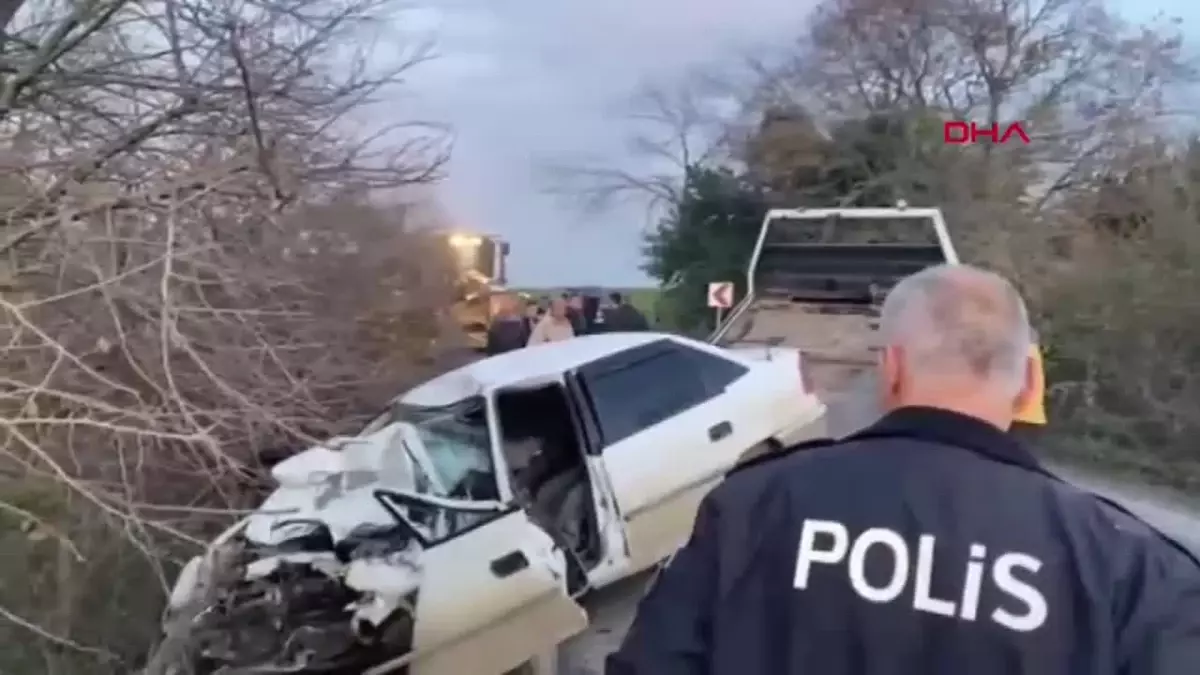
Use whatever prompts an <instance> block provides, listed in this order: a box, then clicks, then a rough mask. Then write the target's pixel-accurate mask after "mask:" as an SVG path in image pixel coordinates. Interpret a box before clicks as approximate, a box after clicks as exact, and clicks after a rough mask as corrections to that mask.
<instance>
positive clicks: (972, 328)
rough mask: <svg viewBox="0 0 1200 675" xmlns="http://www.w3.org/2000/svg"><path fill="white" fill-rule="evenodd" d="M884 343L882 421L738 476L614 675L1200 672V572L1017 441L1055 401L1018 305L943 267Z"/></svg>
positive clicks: (614, 661) (649, 601) (982, 275)
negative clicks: (1034, 411)
mask: <svg viewBox="0 0 1200 675" xmlns="http://www.w3.org/2000/svg"><path fill="white" fill-rule="evenodd" d="M879 331H880V335H881V337H882V341H883V348H882V350H881V352H880V359H879V362H878V367H877V375H878V380H879V383H880V388H879V391H878V395H879V397H880V403H881V404H882V407H883V409H884V410H885V411H886V413H885V414H884V416H883V417H882V419H880V420H879V421H878V422H876V423H875V424H873V425H871V426H869V427H867V428H866V429H864V430H862V431H860V432H857V433H854V434H852V435H850V436H848V437H846V438H842V439H836V440H834V439H823V440H817V441H812V442H808V443H804V444H801V445H799V446H796V447H793V448H791V449H788V450H781V451H779V452H776V453H771V454H768V455H765V456H761V457H759V458H756V459H755V460H752V461H750V462H747V463H745V464H744V465H742V466H740V467H738V468H736V469H735V470H734V471H733V472H731V473H730V474H729V475H728V476H727V477H726V478H725V480H724V481H723V482H722V483H721V484H720V485H718V486H717V487H716V488H715V489H713V490H712V491H711V492H710V493H709V494H708V495H707V496H706V497H705V498H704V500H703V501H702V502H701V504H700V507H699V510H698V512H697V515H696V521H695V526H694V529H693V532H692V535H691V537H690V539H689V540H688V542H687V543H686V544H685V545H684V546H683V548H681V549H680V550H679V551H678V552H677V553H676V554H675V556H674V557H673V558H672V559H671V561H670V562H669V563H668V564H666V566H665V567H664V568H663V569H662V570H661V572H660V573H659V576H658V577H657V579H656V580H655V581H654V582H653V585H652V586H651V588H650V590H649V592H648V593H647V594H646V596H645V597H644V598H643V599H642V602H641V605H640V607H639V609H638V612H637V616H636V618H635V620H634V622H633V625H632V627H631V628H630V630H629V632H628V634H627V635H626V637H625V640H624V642H623V644H622V645H621V647H620V648H619V649H618V650H617V651H616V652H615V653H614V654H612V655H611V656H610V657H609V659H608V662H607V668H606V672H607V674H608V675H789V674H795V675H801V674H804V675H807V674H809V673H817V674H819V675H1195V674H1196V673H1200V561H1197V559H1196V557H1195V555H1194V554H1193V553H1191V552H1189V551H1187V550H1186V549H1185V548H1184V547H1182V546H1181V545H1179V544H1177V543H1176V542H1174V541H1172V540H1170V539H1169V538H1168V537H1166V536H1165V535H1163V534H1162V533H1160V532H1159V531H1157V530H1155V529H1154V528H1153V527H1151V526H1150V525H1148V524H1146V523H1144V522H1142V521H1141V520H1139V519H1138V518H1137V517H1135V516H1133V515H1131V514H1130V513H1128V512H1126V511H1125V510H1123V509H1122V508H1121V507H1119V506H1117V505H1115V504H1113V503H1110V502H1108V501H1106V500H1104V499H1102V498H1100V497H1097V496H1094V495H1092V494H1090V493H1089V492H1087V491H1085V490H1082V489H1080V488H1077V487H1075V486H1073V485H1071V484H1069V483H1066V482H1065V481H1063V480H1061V479H1060V478H1058V477H1056V476H1055V475H1054V474H1053V473H1051V472H1050V471H1049V470H1047V469H1046V468H1045V467H1044V465H1043V464H1042V463H1041V461H1040V460H1039V458H1038V455H1037V453H1036V451H1035V448H1034V447H1033V446H1034V445H1036V443H1037V440H1036V439H1035V440H1033V441H1028V440H1025V439H1024V438H1022V437H1021V436H1020V435H1019V434H1018V435H1014V433H1013V424H1014V421H1015V420H1017V418H1019V417H1020V416H1021V413H1022V411H1025V410H1027V409H1028V408H1029V407H1030V403H1031V401H1033V400H1034V399H1035V398H1037V397H1039V396H1040V394H1041V387H1042V382H1041V380H1040V378H1041V377H1042V375H1041V364H1040V363H1039V362H1038V357H1037V356H1036V350H1035V349H1034V347H1035V345H1034V335H1033V331H1032V329H1031V327H1030V323H1029V316H1028V312H1027V311H1026V308H1025V304H1024V302H1023V300H1022V299H1021V297H1020V295H1019V294H1018V293H1017V291H1016V289H1015V288H1014V287H1013V286H1012V285H1011V284H1010V283H1009V282H1008V281H1007V280H1005V279H1003V278H1002V277H1000V276H998V275H996V274H993V273H991V272H987V271H984V270H980V269H977V268H973V267H970V266H966V265H945V266H940V267H935V268H931V269H928V270H925V271H923V272H921V273H918V274H916V275H914V276H911V277H909V278H907V279H905V280H903V281H902V282H901V283H900V284H898V285H897V286H896V287H895V288H894V289H893V290H892V291H891V292H890V293H889V294H888V297H887V298H886V299H885V301H884V304H883V307H882V315H881V317H880V329H879ZM1031 354H1033V356H1031ZM1026 420H1027V421H1031V422H1033V423H1035V424H1036V423H1037V422H1039V421H1043V420H1040V419H1038V418H1037V416H1035V418H1034V419H1029V418H1028V417H1027V418H1026Z"/></svg>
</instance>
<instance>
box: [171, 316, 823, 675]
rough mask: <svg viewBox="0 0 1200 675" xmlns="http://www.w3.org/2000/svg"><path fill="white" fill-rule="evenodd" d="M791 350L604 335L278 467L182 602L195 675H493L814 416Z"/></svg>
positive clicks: (658, 548)
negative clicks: (191, 613) (728, 475)
mask: <svg viewBox="0 0 1200 675" xmlns="http://www.w3.org/2000/svg"><path fill="white" fill-rule="evenodd" d="M802 370H803V368H802V361H801V357H800V354H799V353H798V352H796V351H795V350H788V349H785V348H783V349H781V348H770V347H764V348H763V349H761V350H749V349H742V350H739V351H736V352H733V351H726V350H722V349H720V348H718V347H714V346H711V345H708V344H704V343H701V342H696V341H693V340H688V339H686V338H681V337H678V336H673V335H666V334H658V333H632V334H623V333H618V334H609V335H597V336H589V337H582V338H577V339H574V340H570V341H566V342H560V343H553V344H547V345H541V346H537V347H531V348H527V349H523V350H519V351H516V352H510V353H507V354H503V355H500V356H496V357H492V358H489V359H484V360H481V361H477V362H475V363H472V364H470V365H467V366H465V367H463V368H460V369H458V370H455V371H452V372H449V373H447V374H445V375H442V376H440V377H437V378H435V379H434V380H431V381H430V382H427V383H426V384H424V385H422V386H419V387H417V388H415V389H413V390H411V391H409V392H408V393H406V394H403V395H402V396H400V397H398V398H397V399H396V400H395V401H394V402H393V403H392V405H391V406H390V407H389V408H388V409H387V410H386V411H385V412H384V413H383V414H382V415H380V416H379V417H378V418H377V419H375V420H374V421H373V422H371V423H370V424H369V425H368V426H367V427H366V428H365V429H364V430H363V432H362V433H361V434H360V435H358V436H355V437H339V438H334V439H332V440H330V441H328V442H327V443H325V444H324V445H322V446H319V447H314V448H310V449H308V450H306V451H304V452H301V453H299V454H297V455H294V456H292V457H290V458H288V459H286V460H285V461H283V462H281V463H280V464H278V465H276V466H275V467H274V468H273V470H272V474H273V477H274V479H275V480H276V482H277V483H278V487H277V488H276V489H275V491H274V492H273V493H272V494H271V495H270V496H269V497H268V498H267V499H266V501H265V502H264V503H263V504H262V505H261V507H260V508H259V509H258V510H257V511H256V512H255V513H253V514H251V515H250V516H249V517H247V518H245V519H244V520H242V521H241V522H240V523H238V524H237V525H235V526H234V527H233V528H231V529H230V530H229V531H227V532H226V533H225V534H224V535H222V537H220V538H219V539H218V540H216V541H215V542H214V544H213V545H212V546H211V547H210V549H209V551H208V552H207V553H206V554H205V555H204V556H201V557H199V558H197V559H195V560H193V561H192V562H191V563H189V564H188V565H187V567H186V568H185V569H184V571H183V573H182V574H181V575H180V578H179V580H178V582H177V584H176V587H175V589H174V592H173V593H172V598H171V601H170V605H171V607H172V608H173V610H174V611H175V612H176V613H178V612H180V611H182V610H183V609H184V608H186V607H189V606H192V607H195V606H196V605H197V604H198V603H199V604H201V605H202V606H203V607H202V610H201V611H200V612H199V614H198V615H197V616H196V617H195V618H194V619H189V622H190V629H189V630H190V632H191V633H192V638H191V641H192V643H193V645H194V647H193V648H192V649H191V650H190V651H191V652H192V654H191V655H190V656H189V657H188V660H189V661H191V663H190V664H188V666H187V667H188V668H191V669H192V670H194V671H195V672H198V673H214V674H215V673H234V672H236V673H251V672H253V673H356V674H357V673H387V672H407V673H411V674H413V675H468V674H469V675H488V674H496V675H499V674H501V673H507V672H511V671H517V670H520V669H522V668H526V667H529V664H530V663H531V661H530V659H531V658H532V657H534V656H535V655H538V654H541V653H544V652H546V650H548V649H552V648H553V647H554V646H555V645H557V644H558V643H559V642H561V641H562V640H564V639H566V638H568V637H570V636H571V635H573V634H575V633H577V632H579V631H581V630H582V629H583V628H585V627H586V625H587V618H586V614H585V612H584V611H583V609H582V608H581V607H580V605H579V604H577V602H576V599H577V598H578V597H579V596H580V595H581V594H583V593H584V592H586V591H588V590H590V589H594V588H598V587H602V586H605V585H607V584H610V583H612V582H614V581H617V580H619V579H621V578H624V577H627V576H629V575H631V574H634V573H636V572H638V571H640V570H643V569H646V568H648V567H650V566H651V565H653V564H655V563H656V562H658V561H659V560H661V559H663V558H665V557H666V556H668V555H669V554H671V553H672V552H673V551H674V550H675V549H676V548H678V546H679V545H680V544H681V543H682V541H683V540H684V539H685V538H686V536H687V534H688V532H689V531H690V528H691V524H692V520H693V517H694V515H695V511H696V507H697V505H698V503H699V501H700V499H701V497H703V495H704V494H705V493H706V492H707V491H708V490H709V489H710V488H711V487H712V486H713V485H715V484H716V483H717V482H718V481H719V480H721V478H722V476H723V475H724V473H725V472H727V471H728V470H729V469H730V468H731V467H732V466H733V465H734V464H735V463H736V462H738V461H739V459H741V458H743V457H746V456H749V455H751V454H753V453H756V452H761V451H763V450H766V449H769V448H771V447H773V446H777V445H780V444H782V443H785V442H787V441H789V440H791V438H792V437H794V435H795V434H797V433H798V432H800V431H801V430H803V429H805V428H807V427H808V426H810V425H811V424H812V423H813V422H814V421H816V420H818V419H819V418H820V417H821V416H822V415H823V413H824V406H823V404H822V403H821V402H820V401H819V400H818V399H817V398H816V397H815V396H814V395H813V394H812V393H811V392H810V391H808V390H807V389H806V387H805V385H804V382H803V380H804V378H803V376H802Z"/></svg>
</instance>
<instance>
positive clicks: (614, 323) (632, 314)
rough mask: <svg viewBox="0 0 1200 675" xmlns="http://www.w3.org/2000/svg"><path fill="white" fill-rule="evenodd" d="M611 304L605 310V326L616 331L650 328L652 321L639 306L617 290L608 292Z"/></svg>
mask: <svg viewBox="0 0 1200 675" xmlns="http://www.w3.org/2000/svg"><path fill="white" fill-rule="evenodd" d="M608 299H609V306H608V307H607V308H605V310H604V326H605V329H606V330H609V331H614V332H618V331H619V332H634V331H642V330H650V322H649V321H646V315H645V314H642V313H641V312H640V311H639V310H638V308H637V307H634V306H633V305H631V304H629V301H628V299H626V298H625V297H624V296H623V295H621V294H620V293H619V292H617V291H613V292H612V293H609V294H608Z"/></svg>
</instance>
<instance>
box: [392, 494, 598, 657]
mask: <svg viewBox="0 0 1200 675" xmlns="http://www.w3.org/2000/svg"><path fill="white" fill-rule="evenodd" d="M385 498H386V499H390V500H391V501H392V502H393V507H394V509H393V513H394V515H396V516H397V517H398V518H400V519H401V520H404V521H405V522H406V524H408V525H410V526H411V527H412V528H413V530H414V531H416V532H418V537H419V538H420V539H421V545H422V548H423V550H422V552H421V558H420V571H419V574H420V585H419V587H418V591H417V594H416V599H415V602H414V605H415V606H414V611H413V614H414V617H415V618H414V621H413V625H412V636H411V650H410V652H409V654H408V655H407V656H404V657H401V658H400V659H398V660H397V661H396V662H393V664H392V666H393V667H399V666H401V665H405V664H406V665H407V666H408V673H409V674H410V675H462V674H463V673H471V674H472V675H501V674H502V673H506V672H508V671H509V670H512V669H513V668H516V667H517V666H519V665H521V664H522V663H524V662H526V661H527V660H529V659H530V658H533V657H535V656H537V655H539V654H542V653H545V652H546V651H548V650H551V649H553V648H554V647H556V646H557V645H558V644H559V643H560V642H562V641H563V640H566V639H567V638H569V637H571V636H572V635H575V634H577V633H579V632H580V631H582V630H583V629H584V628H586V627H587V615H586V613H585V612H584V610H583V608H582V607H581V606H579V605H578V604H577V603H576V602H575V601H574V600H573V599H572V598H571V597H570V595H569V594H568V592H567V586H566V560H565V557H564V555H563V552H562V551H561V550H560V549H558V547H557V546H556V545H555V544H554V542H553V541H552V540H551V539H550V537H549V536H548V535H547V534H546V533H545V532H543V531H542V530H541V529H540V528H539V527H537V526H536V525H534V524H533V523H532V522H531V521H530V519H529V517H528V516H527V515H526V514H525V512H524V511H522V510H520V509H517V508H511V509H508V510H506V511H503V512H493V513H481V512H480V511H479V509H478V507H477V506H476V505H475V504H474V503H472V502H463V503H462V505H461V506H459V505H455V504H453V503H452V501H449V500H446V499H444V498H429V497H425V496H423V495H409V494H392V495H390V496H388V497H385ZM413 508H417V509H420V510H421V511H422V517H421V518H420V520H422V521H423V522H447V521H449V522H458V523H459V524H460V526H459V527H457V528H455V529H453V530H452V531H450V532H449V533H446V534H443V535H442V536H440V537H431V535H430V533H429V529H428V527H427V526H421V525H417V524H416V523H414V522H412V521H411V520H410V519H409V518H408V517H407V516H406V512H409V511H411V509H413ZM376 670H377V671H378V672H392V671H390V670H379V669H376Z"/></svg>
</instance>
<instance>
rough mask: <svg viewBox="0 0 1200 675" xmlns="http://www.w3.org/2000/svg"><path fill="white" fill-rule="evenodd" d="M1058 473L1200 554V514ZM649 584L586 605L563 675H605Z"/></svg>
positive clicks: (864, 384) (847, 402) (841, 428)
mask: <svg viewBox="0 0 1200 675" xmlns="http://www.w3.org/2000/svg"><path fill="white" fill-rule="evenodd" d="M873 389H874V383H873V382H871V381H870V380H869V379H867V378H862V379H860V380H859V381H858V382H856V383H855V384H854V385H853V386H851V387H850V388H848V389H847V390H846V391H845V392H844V393H843V394H841V395H839V396H837V397H835V398H833V399H831V400H830V401H829V408H830V409H829V414H828V416H827V420H826V423H827V425H828V430H829V433H830V435H833V436H842V435H845V434H847V433H850V432H852V431H854V430H856V429H859V428H861V427H862V426H865V425H866V424H869V423H870V422H872V421H874V420H875V419H876V418H877V417H878V411H877V409H876V408H875V406H873V405H872V403H871V402H872V401H873V400H874V398H875V397H874V391H873ZM1058 473H1059V474H1060V475H1062V476H1063V477H1064V478H1067V479H1068V480H1070V481H1071V482H1073V483H1075V484H1076V485H1079V486H1081V487H1083V488H1085V489H1088V490H1091V491H1093V492H1096V493H1098V494H1102V495H1104V496H1106V497H1108V498H1109V499H1113V500H1115V501H1117V502H1120V503H1121V504H1123V505H1124V506H1125V507H1126V508H1128V509H1129V510H1130V511H1132V512H1134V513H1136V514H1137V515H1138V516H1140V517H1141V518H1143V519H1145V520H1146V521H1147V522H1149V523H1151V524H1153V525H1155V526H1156V527H1158V528H1159V529H1161V530H1162V531H1164V532H1166V533H1167V534H1168V535H1170V536H1172V537H1175V538H1176V539H1177V540H1179V541H1180V542H1181V543H1183V544H1184V545H1186V546H1188V547H1190V548H1192V550H1194V551H1196V552H1197V553H1198V554H1200V510H1197V509H1196V508H1195V507H1194V506H1193V505H1189V504H1185V503H1183V502H1182V501H1178V500H1173V499H1169V498H1166V497H1164V496H1163V495H1162V494H1160V493H1157V492H1155V491H1153V490H1151V489H1148V488H1144V487H1139V486H1131V485H1123V484H1120V483H1117V482H1115V481H1111V480H1106V479H1104V478H1102V477H1100V476H1097V475H1089V474H1085V473H1081V472H1078V471H1068V470H1059V471H1058ZM647 583H648V576H647V575H641V576H638V577H635V578H633V579H629V580H626V581H625V582H623V583H620V584H617V585H616V586H613V587H610V588H607V589H604V590H603V591H600V592H597V593H595V594H593V595H592V596H591V597H590V598H589V599H588V602H587V608H588V611H589V613H590V614H591V625H590V626H589V627H588V630H587V631H585V632H584V633H583V634H581V635H578V636H576V637H575V638H573V639H571V640H569V641H568V642H566V643H564V644H563V645H562V647H561V648H560V650H559V673H560V675H600V674H601V673H603V672H604V657H605V656H606V655H608V654H609V653H610V652H612V651H613V650H615V649H616V648H617V646H618V645H619V644H620V642H621V638H622V636H624V634H625V631H626V630H628V628H629V624H630V622H631V621H633V615H634V612H635V611H636V608H637V603H638V600H640V599H641V596H642V594H643V592H644V591H645V588H646V584H647Z"/></svg>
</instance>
